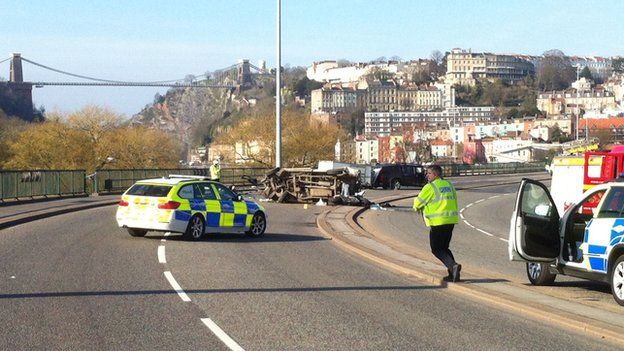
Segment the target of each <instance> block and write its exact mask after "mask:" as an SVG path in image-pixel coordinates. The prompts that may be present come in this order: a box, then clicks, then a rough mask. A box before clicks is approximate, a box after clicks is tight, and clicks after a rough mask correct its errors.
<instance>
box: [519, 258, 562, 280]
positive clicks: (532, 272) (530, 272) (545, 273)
mask: <svg viewBox="0 0 624 351" xmlns="http://www.w3.org/2000/svg"><path fill="white" fill-rule="evenodd" d="M526 269H527V277H528V278H529V281H530V282H531V284H533V285H550V284H552V283H553V282H554V281H555V278H556V277H557V275H556V274H553V273H550V271H549V270H548V264H546V263H537V262H528V263H527V264H526Z"/></svg>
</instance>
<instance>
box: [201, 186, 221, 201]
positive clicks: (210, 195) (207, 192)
mask: <svg viewBox="0 0 624 351" xmlns="http://www.w3.org/2000/svg"><path fill="white" fill-rule="evenodd" d="M197 189H198V191H199V193H200V194H201V195H202V197H203V198H204V200H216V199H217V196H216V195H215V193H214V190H212V187H211V186H210V183H200V184H197Z"/></svg>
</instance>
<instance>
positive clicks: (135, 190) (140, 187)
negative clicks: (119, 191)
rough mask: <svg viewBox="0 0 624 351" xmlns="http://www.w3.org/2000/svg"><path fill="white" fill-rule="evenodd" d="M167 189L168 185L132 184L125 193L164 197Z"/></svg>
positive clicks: (168, 188)
mask: <svg viewBox="0 0 624 351" xmlns="http://www.w3.org/2000/svg"><path fill="white" fill-rule="evenodd" d="M169 190H171V186H169V185H151V184H134V185H133V186H132V188H130V190H128V192H127V193H126V195H136V196H154V197H166V196H167V194H169Z"/></svg>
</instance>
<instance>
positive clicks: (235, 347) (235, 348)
mask: <svg viewBox="0 0 624 351" xmlns="http://www.w3.org/2000/svg"><path fill="white" fill-rule="evenodd" d="M169 235H171V233H170V232H166V233H165V237H167V236H169ZM160 241H161V242H164V241H167V240H166V239H165V238H162V239H160ZM158 262H159V263H167V258H166V256H165V245H164V244H162V245H160V246H158ZM164 274H165V278H167V280H168V281H169V284H170V285H171V287H172V288H173V290H175V291H176V292H177V293H178V296H180V298H181V299H182V301H184V302H191V299H190V298H189V297H188V295H187V294H186V293H185V292H184V290H183V289H182V287H181V286H180V284H178V282H177V281H176V280H175V278H174V277H173V274H171V272H169V271H165V272H164ZM12 278H14V277H12ZM201 321H202V322H203V323H204V324H205V325H206V326H207V327H208V329H210V331H212V333H213V334H214V335H216V336H217V337H218V338H219V340H221V341H222V342H223V343H224V344H225V345H226V346H227V347H228V348H229V349H230V350H232V351H245V349H243V348H242V347H240V345H239V344H237V343H236V341H234V340H233V339H232V338H230V336H229V335H227V334H226V333H225V332H224V331H223V329H221V328H220V327H219V326H218V325H217V324H216V323H215V322H213V321H212V319H210V318H201Z"/></svg>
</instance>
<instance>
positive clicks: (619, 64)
mask: <svg viewBox="0 0 624 351" xmlns="http://www.w3.org/2000/svg"><path fill="white" fill-rule="evenodd" d="M611 65H612V66H613V72H616V73H624V57H618V58H614V59H613V61H612V62H611Z"/></svg>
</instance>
